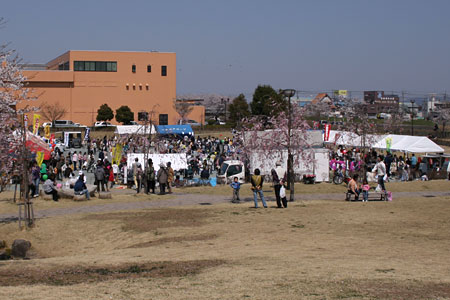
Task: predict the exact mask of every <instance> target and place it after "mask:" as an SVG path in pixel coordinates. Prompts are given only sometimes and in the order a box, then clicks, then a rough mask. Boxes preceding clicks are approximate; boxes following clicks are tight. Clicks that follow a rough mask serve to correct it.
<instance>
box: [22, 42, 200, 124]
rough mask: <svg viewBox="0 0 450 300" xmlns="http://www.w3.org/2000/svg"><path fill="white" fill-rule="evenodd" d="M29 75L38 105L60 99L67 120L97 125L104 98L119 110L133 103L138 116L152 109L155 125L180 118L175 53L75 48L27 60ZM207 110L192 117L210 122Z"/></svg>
mask: <svg viewBox="0 0 450 300" xmlns="http://www.w3.org/2000/svg"><path fill="white" fill-rule="evenodd" d="M23 74H24V75H25V76H26V77H27V84H28V88H30V89H31V90H32V94H33V95H37V96H38V99H37V100H36V101H35V102H33V103H32V105H33V106H35V107H40V106H41V105H42V104H44V103H48V104H51V103H59V104H60V105H61V106H63V107H64V108H65V109H66V111H67V113H66V115H65V116H64V117H63V119H67V120H72V121H74V122H76V123H80V124H84V125H88V126H91V125H93V124H94V122H95V121H96V117H97V110H98V108H99V107H100V105H102V104H104V103H106V104H108V105H109V107H111V108H112V110H113V111H114V113H115V110H116V109H117V108H119V107H120V106H122V105H127V106H129V107H130V109H131V110H132V111H133V112H134V118H135V120H136V121H137V120H138V113H139V112H152V114H151V115H152V121H153V122H154V124H159V125H170V124H176V123H177V121H178V120H179V115H178V113H177V112H176V110H175V107H174V101H175V100H176V54H175V53H164V52H133V51H72V50H71V51H68V52H66V53H64V54H62V55H60V56H58V57H57V58H55V59H53V60H51V61H50V62H48V63H47V64H45V65H24V66H23ZM21 105H25V104H18V108H21ZM204 114H205V108H204V106H195V107H194V108H193V110H192V111H191V113H190V114H189V116H188V118H189V119H192V120H196V121H198V122H201V123H204ZM112 123H116V122H115V119H113V120H112Z"/></svg>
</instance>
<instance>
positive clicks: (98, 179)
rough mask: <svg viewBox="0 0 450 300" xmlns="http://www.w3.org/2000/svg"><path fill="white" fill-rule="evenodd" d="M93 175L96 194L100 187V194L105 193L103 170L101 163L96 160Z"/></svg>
mask: <svg viewBox="0 0 450 300" xmlns="http://www.w3.org/2000/svg"><path fill="white" fill-rule="evenodd" d="M94 175H95V185H96V186H97V192H99V193H100V187H101V188H102V192H104V191H105V169H103V162H102V161H101V160H98V163H97V168H96V169H95V172H94Z"/></svg>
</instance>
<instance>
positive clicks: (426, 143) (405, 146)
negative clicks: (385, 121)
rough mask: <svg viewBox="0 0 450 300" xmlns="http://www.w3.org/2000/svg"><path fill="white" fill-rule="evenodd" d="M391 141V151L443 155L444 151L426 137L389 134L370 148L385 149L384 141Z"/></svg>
mask: <svg viewBox="0 0 450 300" xmlns="http://www.w3.org/2000/svg"><path fill="white" fill-rule="evenodd" d="M389 139H391V147H390V148H391V150H393V151H402V152H411V153H427V152H428V153H444V149H443V148H441V147H440V146H439V145H437V144H436V143H435V142H433V141H432V140H430V139H429V138H427V137H426V136H411V135H397V134H389V135H387V136H384V137H383V138H381V139H380V140H379V141H378V142H377V143H375V144H374V145H373V146H372V147H373V148H376V149H387V146H386V141H387V140H389Z"/></svg>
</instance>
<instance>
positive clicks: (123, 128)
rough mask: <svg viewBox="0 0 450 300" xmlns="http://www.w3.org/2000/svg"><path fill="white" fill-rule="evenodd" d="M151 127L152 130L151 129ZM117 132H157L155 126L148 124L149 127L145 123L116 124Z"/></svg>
mask: <svg viewBox="0 0 450 300" xmlns="http://www.w3.org/2000/svg"><path fill="white" fill-rule="evenodd" d="M150 128H151V130H150ZM115 133H116V134H119V135H122V134H150V133H151V134H155V133H156V130H155V126H153V125H151V126H150V125H148V126H147V127H146V126H144V125H119V126H116V131H115Z"/></svg>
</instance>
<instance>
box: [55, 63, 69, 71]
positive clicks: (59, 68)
mask: <svg viewBox="0 0 450 300" xmlns="http://www.w3.org/2000/svg"><path fill="white" fill-rule="evenodd" d="M58 70H69V62H68V61H66V62H65V63H62V64H60V65H58Z"/></svg>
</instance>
